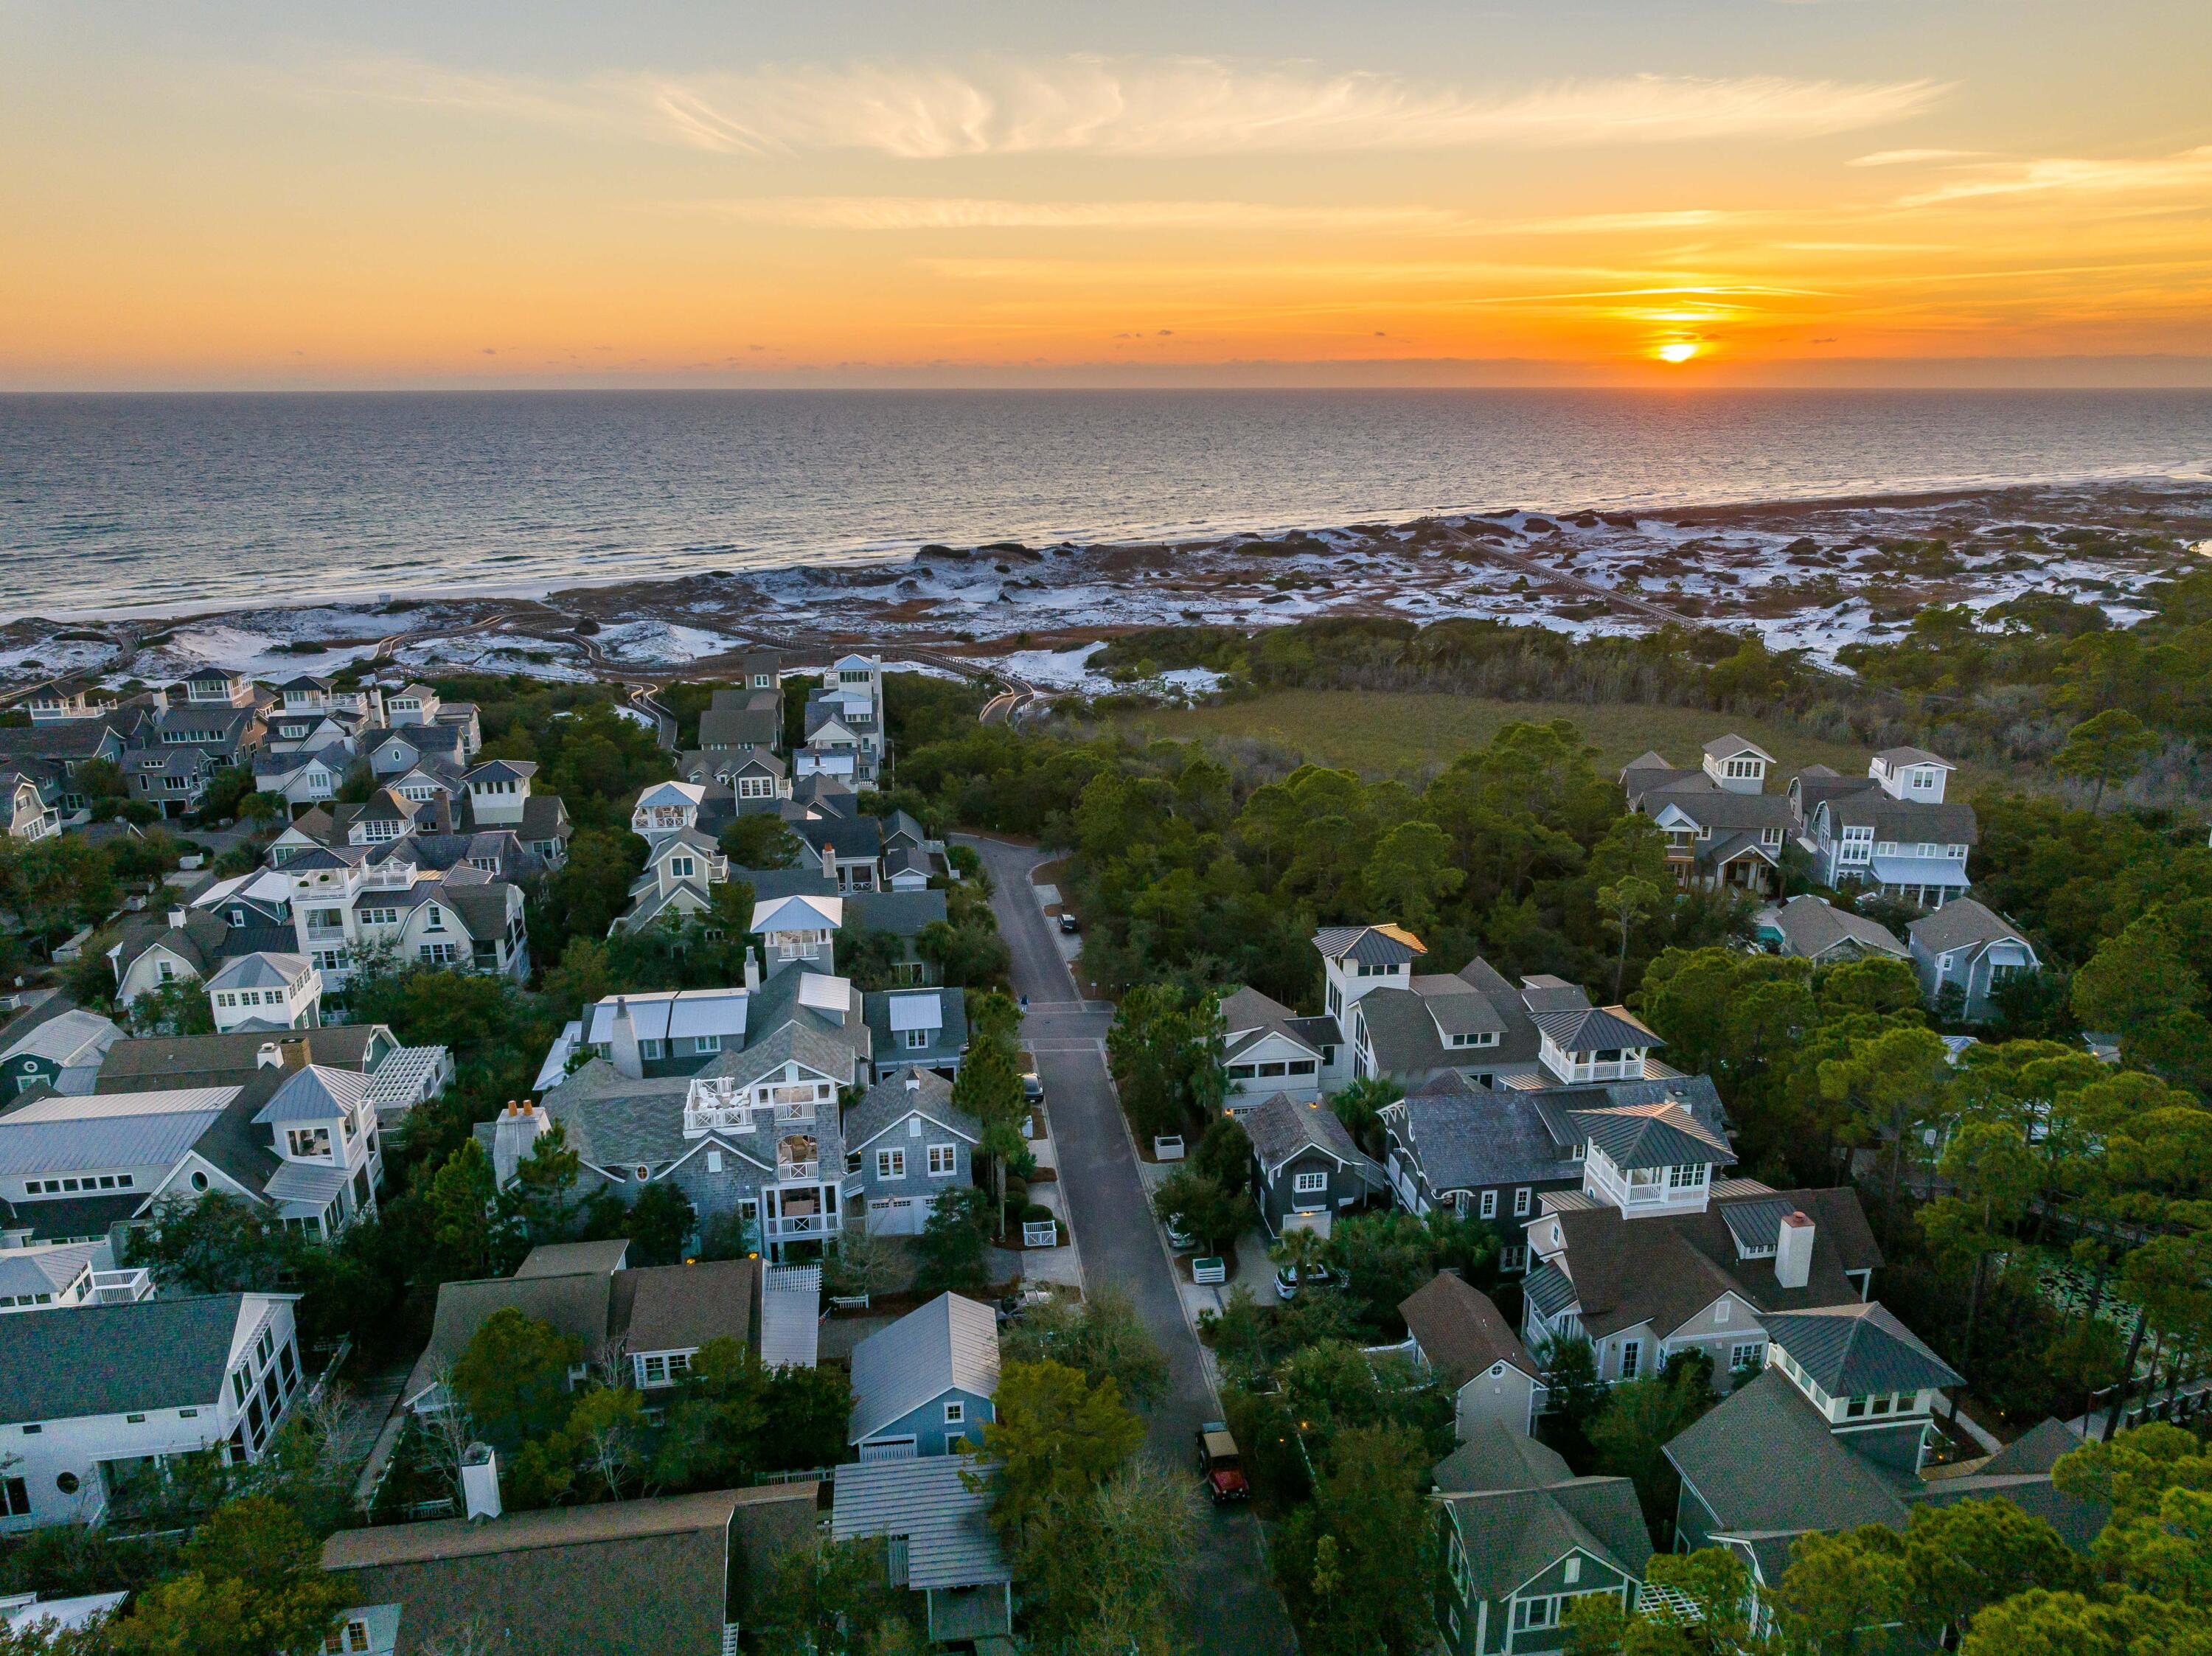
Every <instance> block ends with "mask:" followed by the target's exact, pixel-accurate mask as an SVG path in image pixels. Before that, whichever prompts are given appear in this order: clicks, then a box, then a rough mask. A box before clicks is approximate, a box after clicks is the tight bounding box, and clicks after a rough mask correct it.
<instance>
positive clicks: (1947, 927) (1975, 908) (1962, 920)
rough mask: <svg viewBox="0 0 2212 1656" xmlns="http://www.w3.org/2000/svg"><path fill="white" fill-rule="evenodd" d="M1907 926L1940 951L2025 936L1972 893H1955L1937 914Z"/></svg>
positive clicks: (1924, 943) (1919, 940) (1914, 937)
mask: <svg viewBox="0 0 2212 1656" xmlns="http://www.w3.org/2000/svg"><path fill="white" fill-rule="evenodd" d="M1905 930H1906V931H1909V932H1911V935H1912V941H1913V942H1915V943H1918V944H1919V945H1920V946H1921V947H1922V948H1923V949H1927V950H1929V952H1930V953H1931V954H1937V955H1944V954H1948V953H1949V952H1950V951H1951V950H1953V949H1968V948H1972V947H1974V946H1976V945H1978V944H1983V943H1996V942H1999V941H2002V939H2005V938H2008V937H2020V936H2021V932H2020V928H2019V927H2017V926H2015V925H2012V924H2010V923H2009V922H2008V921H2007V920H2006V919H2005V918H2004V917H2003V916H2002V914H1999V913H1997V912H1996V910H1995V909H1993V908H1990V907H1987V906H1985V905H1984V904H1982V903H1978V902H1977V901H1974V899H1972V897H1954V898H1953V899H1952V900H1951V901H1949V902H1948V903H1945V904H1944V905H1943V907H1941V908H1939V909H1937V910H1936V912H1935V913H1933V914H1923V915H1922V916H1921V917H1920V918H1919V919H1917V920H1915V921H1913V922H1912V924H1911V925H1909V926H1907V927H1906V928H1905ZM2022 941H2025V939H2024V938H2023V939H2022Z"/></svg>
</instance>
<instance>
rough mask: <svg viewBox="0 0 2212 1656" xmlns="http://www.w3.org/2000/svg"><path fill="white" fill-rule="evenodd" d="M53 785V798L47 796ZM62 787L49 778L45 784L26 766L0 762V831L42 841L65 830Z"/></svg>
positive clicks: (19, 837) (13, 838) (13, 837)
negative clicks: (61, 795) (63, 827)
mask: <svg viewBox="0 0 2212 1656" xmlns="http://www.w3.org/2000/svg"><path fill="white" fill-rule="evenodd" d="M49 788H52V791H53V795H54V797H53V798H52V799H49V798H47V791H48V789H49ZM60 792H61V791H60V788H59V786H58V783H55V782H53V781H51V780H50V781H48V782H46V783H45V784H44V785H43V786H42V784H41V782H40V779H39V778H37V777H34V776H33V775H31V774H30V773H29V772H28V770H27V767H21V766H9V765H4V764H0V833H4V834H6V835H7V836H8V837H9V839H11V840H43V839H45V838H46V836H47V835H48V834H59V833H60V832H61V830H62V813H61V808H60V806H59V804H58V803H57V802H58V800H59V798H60Z"/></svg>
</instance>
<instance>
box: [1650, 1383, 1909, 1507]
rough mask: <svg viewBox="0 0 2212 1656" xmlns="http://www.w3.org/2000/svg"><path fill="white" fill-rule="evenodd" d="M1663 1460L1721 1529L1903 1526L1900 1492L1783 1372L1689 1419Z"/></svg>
mask: <svg viewBox="0 0 2212 1656" xmlns="http://www.w3.org/2000/svg"><path fill="white" fill-rule="evenodd" d="M1666 1455H1667V1459H1668V1460H1670V1461H1672V1462H1673V1463H1674V1468H1675V1470H1676V1471H1679V1472H1680V1473H1681V1475H1682V1477H1683V1478H1684V1479H1685V1480H1686V1482H1687V1483H1689V1484H1690V1486H1691V1487H1692V1489H1694V1490H1695V1491H1696V1493H1697V1495H1698V1498H1699V1500H1701V1501H1704V1502H1705V1506H1706V1507H1708V1508H1709V1509H1710V1510H1711V1513H1712V1514H1713V1516H1714V1518H1715V1519H1716V1520H1718V1522H1719V1525H1720V1526H1721V1527H1722V1528H1723V1529H1727V1530H1735V1531H1748V1532H1758V1531H1771V1530H1781V1531H1792V1532H1794V1531H1798V1530H1848V1529H1856V1528H1857V1527H1858V1526H1860V1525H1862V1524H1886V1525H1888V1526H1891V1527H1892V1528H1898V1527H1901V1526H1903V1524H1904V1522H1905V1502H1904V1501H1903V1499H1902V1498H1901V1495H1900V1493H1899V1489H1897V1487H1896V1486H1895V1485H1894V1484H1893V1483H1891V1481H1890V1480H1888V1479H1887V1478H1885V1477H1882V1476H1881V1474H1880V1473H1879V1472H1877V1471H1875V1469H1874V1467H1873V1466H1872V1465H1869V1463H1868V1462H1867V1461H1865V1460H1863V1459H1861V1458H1860V1457H1859V1456H1857V1455H1855V1454H1853V1453H1851V1452H1850V1449H1848V1448H1846V1447H1844V1444H1843V1443H1842V1442H1841V1441H1839V1440H1838V1438H1837V1437H1836V1435H1835V1434H1834V1433H1833V1432H1832V1431H1830V1430H1829V1429H1828V1422H1826V1420H1824V1419H1822V1418H1821V1416H1820V1412H1819V1411H1818V1410H1815V1409H1814V1407H1813V1405H1812V1404H1810V1403H1809V1402H1808V1401H1807V1400H1806V1398H1805V1396H1804V1394H1803V1393H1802V1392H1800V1391H1798V1389H1797V1388H1796V1386H1794V1385H1792V1384H1791V1383H1790V1378H1789V1376H1788V1375H1786V1374H1784V1373H1783V1372H1782V1371H1781V1370H1780V1369H1779V1368H1768V1369H1765V1370H1763V1371H1762V1372H1761V1373H1760V1374H1759V1376H1758V1377H1757V1378H1756V1379H1754V1380H1750V1381H1748V1382H1747V1383H1746V1384H1744V1385H1742V1386H1738V1387H1736V1389H1735V1391H1734V1392H1730V1393H1729V1396H1728V1397H1727V1398H1725V1399H1724V1400H1723V1402H1721V1403H1720V1404H1718V1405H1717V1406H1716V1407H1715V1408H1713V1409H1712V1410H1709V1411H1708V1412H1707V1413H1705V1415H1703V1416H1699V1418H1698V1419H1696V1420H1694V1421H1692V1422H1690V1424H1689V1425H1688V1426H1686V1427H1685V1428H1684V1429H1683V1430H1682V1432H1681V1434H1680V1435H1679V1436H1677V1437H1676V1438H1674V1441H1671V1442H1670V1443H1668V1445H1667V1446H1666Z"/></svg>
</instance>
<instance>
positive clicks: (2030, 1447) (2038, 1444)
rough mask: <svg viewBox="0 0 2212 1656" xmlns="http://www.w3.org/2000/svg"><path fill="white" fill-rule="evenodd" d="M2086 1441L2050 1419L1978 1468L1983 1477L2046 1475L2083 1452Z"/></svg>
mask: <svg viewBox="0 0 2212 1656" xmlns="http://www.w3.org/2000/svg"><path fill="white" fill-rule="evenodd" d="M2083 1441H2084V1440H2083V1438H2082V1437H2081V1434H2079V1433H2078V1432H2076V1431H2075V1429H2073V1428H2072V1427H2070V1426H2069V1425H2068V1424H2066V1422H2064V1421H2062V1420H2057V1419H2050V1420H2045V1421H2044V1422H2042V1423H2041V1424H2040V1425H2037V1426H2031V1427H2030V1428H2028V1429H2027V1431H2025V1432H2023V1433H2021V1435H2020V1436H2018V1437H2016V1438H2015V1439H2014V1440H2013V1441H2011V1442H2010V1443H2008V1444H2007V1445H2005V1447H2003V1448H2002V1449H2000V1450H1998V1451H1997V1452H1996V1453H1995V1454H1993V1455H1991V1456H1990V1458H1989V1459H1987V1460H1985V1461H1984V1462H1983V1463H1982V1465H1980V1466H1979V1467H1978V1468H1977V1471H1978V1472H1979V1474H1980V1475H1981V1476H1982V1477H2005V1476H2009V1475H2017V1474H2020V1473H2026V1472H2047V1471H2050V1470H2051V1468H2052V1467H2053V1466H2056V1465H2057V1464H2058V1462H2059V1459H2060V1457H2062V1456H2064V1455H2070V1454H2072V1453H2074V1451H2075V1450H2076V1449H2078V1448H2080V1447H2081V1445H2082V1443H2083Z"/></svg>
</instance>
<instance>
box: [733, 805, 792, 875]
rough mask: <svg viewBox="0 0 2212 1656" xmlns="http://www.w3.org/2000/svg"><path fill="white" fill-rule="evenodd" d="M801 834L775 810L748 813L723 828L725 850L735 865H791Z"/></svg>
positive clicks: (755, 866)
mask: <svg viewBox="0 0 2212 1656" xmlns="http://www.w3.org/2000/svg"><path fill="white" fill-rule="evenodd" d="M722 852H723V854H724V855H725V856H726V857H727V858H729V859H730V866H731V867H732V868H789V867H790V866H791V865H792V864H793V862H794V861H795V860H797V858H798V856H799V836H798V835H797V834H793V832H792V831H791V828H790V826H789V825H788V824H787V823H786V822H784V820H783V818H781V816H777V815H776V814H775V812H773V811H760V812H755V813H748V814H747V815H745V816H740V817H738V818H736V819H735V820H734V821H732V822H731V823H730V824H729V825H728V826H727V827H726V828H724V829H723V830H722Z"/></svg>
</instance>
